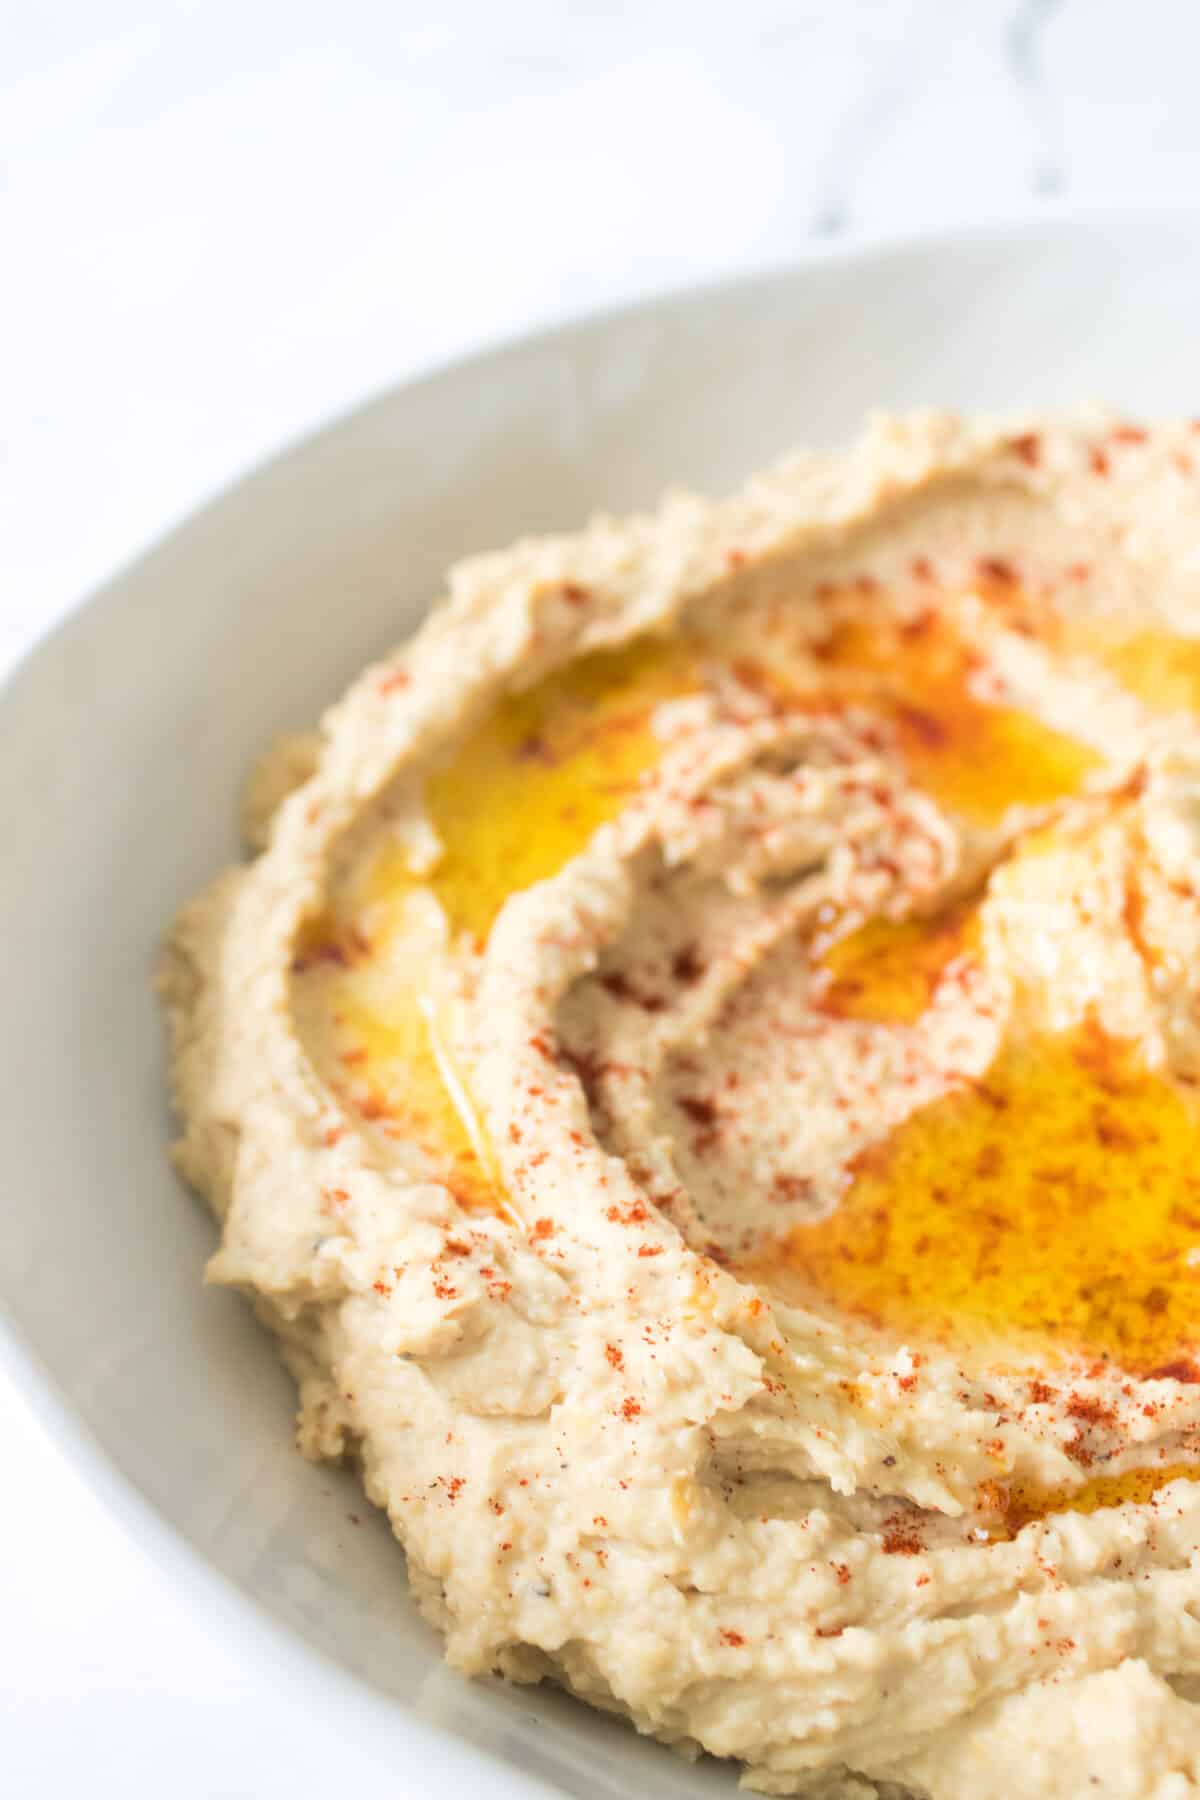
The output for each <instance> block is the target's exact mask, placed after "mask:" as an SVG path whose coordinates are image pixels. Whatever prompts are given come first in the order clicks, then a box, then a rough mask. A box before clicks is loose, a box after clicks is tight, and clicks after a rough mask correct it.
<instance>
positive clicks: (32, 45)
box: [0, 0, 1200, 1800]
mask: <svg viewBox="0 0 1200 1800" xmlns="http://www.w3.org/2000/svg"><path fill="white" fill-rule="evenodd" d="M1198 49H1200V16H1198V15H1197V13H1196V11H1195V9H1194V8H1191V7H1188V6H1185V5H1181V4H1179V3H1178V0H1140V3H1139V4H1138V5H1136V6H1132V5H1130V4H1129V0H839V3H838V4H836V5H834V4H829V3H828V0H791V3H788V0H740V4H739V5H738V6H737V7H734V8H731V7H726V6H722V5H717V4H704V3H702V0H636V3H635V0H626V3H622V0H610V3H609V4H604V3H602V0H589V3H586V4H575V5H571V4H566V3H558V4H556V3H555V0H509V3H508V4H507V5H506V6H504V7H498V6H497V7H492V6H488V5H487V4H485V3H484V0H439V4H438V5H437V6H436V7H417V6H414V5H411V4H407V3H405V0H393V3H392V4H387V3H385V0H343V3H342V4H341V5H339V6H338V7H336V8H330V7H327V6H324V5H318V4H315V0H290V3H283V0H208V3H207V4H195V3H192V0H157V3H156V4H150V3H149V0H58V3H57V4H44V3H38V0H8V4H7V5H6V6H4V7H3V8H0V166H2V168H3V171H4V174H3V182H2V185H0V245H2V246H3V258H4V271H5V272H4V280H3V285H2V288H0V293H2V294H3V302H2V304H3V323H4V330H3V332H2V333H0V393H2V394H3V413H4V428H3V431H2V432H0V445H2V449H0V456H2V457H3V468H2V471H0V574H2V579H0V667H2V666H5V665H7V663H8V662H9V661H10V660H11V659H12V658H13V657H14V656H15V655H16V654H18V653H19V651H20V650H21V648H22V647H23V646H24V645H25V643H27V642H28V641H29V640H30V639H31V638H32V637H33V636H34V635H36V634H37V633H38V632H39V631H41V630H42V629H44V628H45V626H46V625H47V624H48V623H49V622H50V621H52V620H53V618H54V617H55V616H56V615H57V614H58V613H60V612H61V611H62V610H63V608H64V607H66V606H67V605H69V604H70V603H71V602H72V601H73V600H75V599H76V598H77V597H78V596H79V595H81V594H82V593H83V592H85V591H86V590H87V588H88V587H89V586H91V585H93V584H94V583H95V582H96V581H97V580H98V579H99V578H100V577H102V576H103V575H104V574H105V573H106V572H107V571H108V570H109V569H111V568H112V567H113V566H115V565H116V564H117V563H119V562H120V561H121V560H123V559H124V558H126V557H127V556H129V555H130V554H131V553H132V552H134V551H135V550H136V549H137V548H139V547H140V546H141V545H143V544H144V543H145V542H147V541H148V540H149V539H151V538H152V537H153V536H154V535H156V534H157V533H158V532H159V531H160V530H161V529H162V528H163V526H164V525H166V524H167V523H169V522H170V521H171V520H173V519H174V518H176V517H178V516H179V515H180V514H182V513H183V512H185V511H187V510H188V509H189V508H191V507H192V506H193V505H194V504H195V502H196V501H197V500H199V499H200V498H202V497H203V496H205V495H206V494H208V493H210V492H211V491H212V490H213V489H214V487H216V486H217V485H219V484H221V483H222V482H224V481H225V480H226V479H227V478H228V477H229V476H230V475H231V474H233V473H235V472H236V471H238V470H240V469H241V468H243V467H245V466H246V465H248V464H249V463H251V462H253V461H254V460H255V459H257V458H258V457H259V456H260V455H262V454H263V453H264V452H266V451H267V450H269V449H270V448H272V447H273V446H275V445H276V444H278V443H279V442H280V441H281V440H283V439H285V438H287V437H289V436H291V435H293V434H295V433H297V432H300V431H303V430H304V429H306V428H307V427H308V426H310V425H311V424H313V423H314V422H316V421H317V420H319V419H320V418H322V417H323V416H324V415H326V414H328V413H329V412H330V411H332V410H335V409H338V408H341V407H343V406H345V405H346V404H348V403H349V402H352V401H353V400H355V399H356V398H358V397H359V396H361V395H363V394H365V393H367V392H369V391H370V390H371V389H373V388H375V387H378V386H380V385H382V384H385V383H387V382H390V381H392V380H394V379H395V378H397V377H399V376H402V375H404V374H405V373H407V372H409V371H411V370H414V369H417V368H419V367H421V366H422V365H426V364H428V363H430V362H431V361H433V360H436V359H441V358H443V357H446V356H448V355H451V354H453V353H455V352H456V351H458V350H459V349H461V348H465V347H467V346H469V345H473V344H475V343H477V342H479V341H480V340H482V339H486V338H493V337H496V336H497V335H500V334H503V333H506V332H509V331H511V330H513V329H516V328H519V327H521V326H524V325H527V324H531V323H536V322H537V321H540V320H542V319H545V318H548V317H552V316H557V315H561V314H563V313H566V312H569V311H572V310H575V309H577V308H579V307H586V306H592V305H595V304H597V303H600V302H603V301H606V300H609V299H612V298H616V297H620V296H624V295H629V294H633V293H635V292H638V291H640V290H644V289H646V288H649V287H653V286H662V285H667V284H678V283H684V282H687V281H690V280H692V279H694V278H696V277H699V276H703V275H708V274H711V273H719V272H723V271H726V270H730V269H735V268H738V267H744V266H747V265H751V264H761V263H765V262H770V261H774V260H778V259H782V258H786V257H788V256H790V255H792V254H794V253H796V252H798V251H800V250H802V249H803V247H804V245H805V243H806V242H808V241H809V240H810V239H811V237H812V236H813V235H814V234H829V233H839V232H848V231H877V230H888V231H891V230H896V229H902V228H904V227H906V226H909V225H912V224H917V223H933V222H942V221H952V220H953V221H957V220H976V219H978V218H980V217H985V216H988V215H991V214H994V213H997V212H1005V213H1011V212H1013V211H1014V210H1016V209H1019V208H1021V207H1023V206H1026V205H1028V204H1029V203H1030V202H1031V201H1034V200H1036V199H1037V198H1038V197H1039V196H1048V195H1057V196H1067V197H1075V196H1078V197H1080V198H1097V197H1101V196H1116V195H1128V194H1130V193H1137V194H1146V195H1185V194H1191V195H1194V194H1195V193H1196V192H1197V189H1198V188H1200V109H1198V108H1197V107H1196V104H1195V96H1194V67H1195V59H1196V51H1197V50H1198ZM0 1442H2V1443H3V1445H4V1469H5V1475H6V1479H5V1482H4V1486H3V1492H2V1497H0V1621H2V1628H0V1742H2V1744H3V1764H4V1773H3V1776H0V1788H2V1789H3V1791H4V1792H5V1793H6V1794H7V1793H11V1794H13V1795H14V1796H17V1795H20V1796H24V1795H31V1796H33V1795H37V1796H40V1795H58V1794H67V1793H72V1794H74V1793H75V1792H76V1791H77V1790H78V1789H80V1788H81V1787H82V1785H83V1782H84V1781H85V1780H86V1782H87V1786H88V1789H89V1791H90V1792H91V1794H93V1795H95V1796H96V1797H97V1800H106V1797H107V1796H110V1795H111V1796H116V1795H118V1794H119V1795H121V1796H123V1797H124V1796H142V1795H150V1794H152V1793H154V1794H157V1793H159V1792H160V1791H161V1792H168V1793H170V1794H171V1795H172V1796H178V1797H182V1800H192V1797H193V1796H195V1797H199V1796H205V1797H208V1796H212V1795H241V1794H247V1795H249V1794H251V1793H253V1794H255V1795H256V1796H259V1797H265V1796H271V1795H276V1794H278V1795H282V1794H283V1793H284V1792H288V1793H289V1794H292V1795H294V1794H296V1793H300V1794H305V1793H309V1792H313V1791H315V1790H316V1787H317V1784H318V1782H320V1783H321V1784H322V1785H323V1784H324V1783H325V1782H326V1781H329V1780H334V1779H337V1780H339V1781H342V1782H347V1781H349V1780H351V1779H355V1778H356V1777H357V1779H358V1780H359V1782H360V1785H361V1786H362V1787H363V1791H364V1792H367V1793H370V1792H375V1791H384V1789H383V1788H382V1787H381V1786H380V1785H379V1775H378V1771H374V1772H372V1771H370V1770H368V1769H367V1768H366V1767H365V1766H364V1767H363V1768H362V1769H360V1770H356V1768H355V1760H354V1759H355V1750H354V1746H353V1745H352V1744H351V1745H346V1744H343V1743H341V1742H339V1739H338V1736H337V1732H336V1722H334V1721H328V1720H322V1719H317V1718H312V1717H301V1716H299V1714H298V1709H297V1708H296V1707H295V1706H294V1705H293V1704H291V1703H290V1700H289V1696H288V1695H287V1694H286V1693H280V1692H275V1691H270V1690H268V1689H267V1688H266V1687H265V1686H264V1684H263V1682H262V1679H261V1677H260V1676H259V1674H258V1672H257V1671H256V1670H255V1669H254V1668H253V1667H252V1666H250V1665H249V1663H248V1661H247V1659H246V1658H245V1656H244V1655H243V1654H242V1653H241V1652H239V1650H238V1649H237V1647H236V1646H231V1645H229V1644H227V1643H224V1642H216V1641H214V1640H213V1639H212V1638H211V1637H210V1636H209V1635H208V1634H207V1632H206V1629H205V1627H203V1626H202V1625H201V1624H199V1623H198V1622H197V1621H195V1620H194V1619H192V1618H189V1617H188V1616H187V1615H186V1612H185V1610H184V1607H183V1605H182V1602H181V1601H180V1600H179V1598H178V1597H177V1596H176V1595H175V1594H174V1593H173V1592H172V1591H171V1589H170V1588H169V1586H168V1584H167V1582H166V1581H165V1579H164V1578H163V1577H162V1576H161V1575H160V1574H159V1573H158V1571H157V1570H156V1569H155V1568H154V1567H152V1566H151V1564H150V1563H149V1562H148V1561H147V1559H146V1558H145V1557H144V1556H143V1555H142V1553H141V1551H140V1550H139V1549H138V1547H137V1546H135V1545H132V1544H130V1543H129V1542H127V1541H126V1539H125V1538H124V1536H123V1534H122V1532H121V1530H119V1529H118V1527H117V1526H116V1525H114V1524H113V1523H112V1522H111V1521H110V1520H109V1519H108V1517H107V1516H106V1514H105V1513H104V1512H103V1511H102V1510H101V1508H100V1506H99V1503H98V1502H97V1501H95V1500H94V1499H93V1498H92V1496H91V1495H90V1494H89V1493H88V1492H87V1491H86V1490H85V1488H84V1487H83V1485H82V1483H81V1482H80V1480H79V1478H78V1477H77V1476H76V1475H75V1474H74V1473H73V1472H72V1471H71V1470H70V1469H69V1468H67V1467H66V1466H65V1465H64V1464H63V1462H62V1461H61V1459H60V1457H59V1455H58V1453H57V1451H56V1450H55V1449H54V1448H53V1446H52V1445H51V1444H50V1442H49V1440H48V1438H47V1437H46V1436H45V1435H44V1434H43V1432H42V1430H41V1427H40V1425H39V1423H38V1421H37V1419H36V1418H35V1417H34V1416H33V1414H32V1412H31V1410H30V1409H29V1407H28V1406H27V1404H26V1402H25V1401H24V1400H23V1399H22V1398H21V1397H20V1396H19V1395H18V1394H17V1393H16V1392H15V1391H14V1390H12V1389H11V1388H10V1387H8V1386H7V1385H4V1384H0ZM386 1791H387V1792H388V1793H389V1794H390V1795H393V1796H396V1795H404V1794H406V1793H408V1792H410V1791H411V1790H410V1789H409V1788H408V1787H407V1786H406V1784H405V1775H404V1771H403V1770H396V1771H393V1772H392V1774H391V1775H390V1777H389V1779H388V1781H387V1783H386Z"/></svg>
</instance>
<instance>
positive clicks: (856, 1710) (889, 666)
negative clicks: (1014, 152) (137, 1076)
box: [163, 415, 1200, 1800]
mask: <svg viewBox="0 0 1200 1800" xmlns="http://www.w3.org/2000/svg"><path fill="white" fill-rule="evenodd" d="M1198 477H1200V436H1198V435H1197V432H1196V430H1195V428H1193V427H1191V426H1189V425H1187V424H1180V425H1166V426H1161V427H1154V428H1153V429H1143V428H1141V427H1137V426H1132V425H1128V424H1123V423H1121V422H1119V421H1114V420H1113V419H1111V418H1107V417H1104V418H1087V419H1082V420H1080V419H1076V420H1071V421H1067V422H1056V421H1049V422H1045V421H1036V420H1023V421H1020V422H1019V423H1015V424H1014V423H1007V424H997V423H995V422H994V421H992V422H989V421H984V422H966V421H962V420H959V419H955V418H951V417H946V416H943V415H922V416H919V417H914V418H911V419H905V420H891V419H884V420H880V421H877V422H876V423H875V424H874V425H873V426H872V428H871V429H870V431H869V432H868V433H867V435H866V436H865V438H864V439H863V440H862V441H861V442H860V443H859V444H858V445H857V446H856V447H854V448H853V449H851V450H850V451H849V452H846V453H842V454H837V455H827V454H821V455H817V454H802V455H797V456H794V457H792V458H791V459H789V460H787V461H786V462H784V463H783V464H781V465H780V466H779V467H777V468H775V469H773V470H771V471H770V472H768V473H767V474H765V475H763V476H761V477H759V478H757V479H755V480H753V481H752V482H751V483H750V484H749V485H748V486H747V487H746V489H745V490H744V491H743V492H742V493H741V494H740V495H738V496H737V497H736V498H734V499H733V500H730V501H727V502H722V503H719V504H712V503H707V502H704V501H701V500H699V499H696V498H694V497H691V496H688V495H676V496H672V497H670V498H669V499H668V500H667V501H666V502H665V503H664V504H663V506H662V507H661V509H660V510H659V511H658V512H657V513H656V514H654V515H653V516H649V517H639V518H634V519H630V520H625V521H613V520H610V519H600V520H597V521H596V522H595V523H593V524H592V525H591V526H590V527H589V528H588V529H587V530H585V531H584V532H582V533H581V534H579V535H577V536H573V537H563V538H556V539H539V540H535V541H525V542H521V543H518V544H516V545H515V546H514V547H513V548H512V549H510V550H508V551H506V552H503V553H500V554H497V555H492V556H485V557H480V558H476V559H474V560H472V561H470V562H468V563H466V564H464V565H462V566H460V567H459V568H457V569H455V570H454V571H453V572H452V575H451V578H450V592H449V596H448V598H447V599H446V600H445V601H444V603H443V604H442V605H440V606H439V607H438V608H436V609H435V610H434V611H433V613H432V614H431V616H430V618H429V620H428V622H427V623H426V625H425V626H424V628H423V629H422V630H421V631H420V632H419V633H418V634H417V635H416V637H415V638H414V639H413V640H412V641H411V642H409V643H408V644H406V645H405V646H404V647H403V648H402V649H401V650H400V651H399V652H398V653H397V654H396V655H394V656H393V657H391V658H390V659H388V660H387V661H385V662H383V663H381V664H378V665H376V666H375V667H373V668H371V669H368V670H367V671H366V673H365V674H364V675H363V676H362V677H361V678H360V679H359V680H358V681H357V682H356V683H355V685H354V686H353V687H352V689H351V690H350V692H349V694H348V695H347V696H346V698H345V699H344V700H343V701H342V702H341V703H340V704H339V705H338V706H336V707H335V708H334V709H333V710H332V711H331V712H330V713H329V714H328V716H327V717H326V719H325V720H324V722H323V727H322V730H321V732H320V735H319V737H314V738H313V739H311V740H309V739H305V740H296V741H292V742H289V743H288V744H287V745H285V746H283V747H282V748H281V749H280V751H279V752H278V753H277V754H276V755H274V756H273V757H272V758H270V759H269V761H268V763H267V765H266V766H265V768H264V770H263V771H262V772H261V774H260V775H259V777H258V778H257V779H256V781H255V782H254V784H253V785H252V792H251V811H252V813H253V815H254V816H253V819H252V821H251V836H252V841H253V842H254V845H255V848H256V852H257V853H256V854H255V855H254V856H253V859H252V860H251V861H249V862H248V863H247V864H246V865H245V866H243V867H239V868H237V869H234V870H232V871H230V872H228V873H226V874H225V875H223V876H222V877H220V879H219V880H217V881H216V882H215V883H214V884H213V885H212V886H211V887H210V888H209V889H208V890H207V891H206V892H205V893H203V894H202V895H200V896H199V898H198V899H197V900H195V901H194V902H193V903H192V904H191V905H190V906H189V907H188V908H187V909H186V910H185V911H184V913H183V915H182V916H181V918H180V919H179V921H178V922H177V925H176V927H175V929H174V932H173V935H172V939H171V944H170V948H169V951H168V955H167V958H166V963H165V970H164V977H163V985H164V989H165V994H166V999H167V1004H168V1008H169V1012H170V1017H171V1023H172V1028H173V1036H174V1075H175V1088H176V1095H177V1101H178V1108H179V1113H180V1117H181V1119H182V1125H183V1130H182V1137H181V1140H180V1143H179V1146H178V1156H179V1162H180V1166H181V1167H182V1169H183V1171H184V1173H185V1175H186V1176H187V1178H188V1179H189V1181H191V1182H192V1183H194V1184H195V1185H196V1186H197V1187H198V1188H199V1189H200V1190H201V1191H202V1192H203V1193H204V1194H205V1195H206V1197H207V1198H208V1200H209V1201H210V1202H211V1203H212V1205H213V1207H214V1209H215V1210H216V1212H217V1214H218V1216H219V1217H220V1219H221V1222H222V1241H221V1246H220V1248H219V1250H218V1251H217V1253H216V1255H215V1257H214V1259H213V1262H212V1265H211V1274H212V1277H213V1278H214V1279H215V1280H218V1281H221V1282H227V1283H231V1284H233V1285H235V1286H237V1287H238V1288H241V1289H243V1290H244V1291H245V1292H246V1293H248V1294H249V1295H251V1296H252V1297H253V1299H254V1301H255V1304H256V1306H257V1308H258V1310H259V1312H260V1313H261V1315H262V1316H263V1317H264V1318H265V1319H266V1320H267V1322H268V1323H269V1324H270V1325H271V1327H272V1328H273V1329H274V1330H275V1331H276V1332H277V1333H278V1336H279V1340H280V1344H281V1347H282V1351H283V1355H284V1357H285V1359H286V1361H287V1363H288V1366H289V1367H290V1369H291V1370H292V1371H293V1373H294V1375H295V1376H296V1379H297V1381H298V1383H299V1389H300V1426H299V1432H300V1443H301V1446H302V1448H303V1449H304V1450H305V1451H306V1453H308V1454H309V1455H312V1456H319V1457H330V1458H353V1459H355V1460H357V1462H358V1463H359V1464H360V1466H361V1469H362V1473H363V1479H364V1481H365V1484H366V1488H367V1492H368V1494H369V1495H370V1497H371V1499H372V1500H373V1501H374V1502H375V1503H376V1504H377V1505H379V1506H380V1507H383V1508H386V1510H387V1513H388V1515H389V1517H390V1519H391V1522H392V1525H393V1526H394V1528H395V1531H396V1533H397V1535H398V1536H399V1538H400V1539H401V1541H402V1542H403V1544H404V1546H405V1549H406V1551H407V1554H408V1560H409V1567H410V1571H411V1577H412V1583H413V1588H414V1591H415V1594H416V1597H417V1600H418V1602H419V1604H420V1606H421V1609H422V1611H423V1612H424V1613H425V1615H426V1616H427V1618H429V1619H430V1620H431V1621H432V1622H433V1623H434V1625H436V1626H437V1628H438V1629H439V1630H440V1631H441V1632H442V1633H444V1635H445V1639H446V1644H447V1650H448V1654H449V1656H450V1659H451V1661H452V1662H453V1664H454V1665H455V1666H456V1667H457V1668H459V1669H461V1670H464V1671H467V1672H477V1671H485V1670H501V1671H503V1672H504V1673H506V1674H507V1675H508V1676H510V1677H512V1678H513V1679H515V1680H518V1681H538V1680H541V1679H545V1678H549V1679H553V1680H555V1681H557V1682H560V1683H562V1684H563V1685H564V1686H565V1687H567V1688H569V1689H570V1690H571V1691H572V1692H573V1693H575V1694H577V1695H579V1696H581V1697H582V1698H583V1699H585V1700H588V1701H590V1702H592V1703H594V1704H596V1705H599V1706H602V1707H605V1708H609V1709H613V1710H617V1711H620V1712H622V1713H625V1714H626V1715H628V1716H629V1717H630V1718H631V1719H632V1720H633V1721H634V1723H635V1724H636V1725H637V1727H638V1729H639V1730H641V1731H643V1732H647V1733H652V1734H654V1735H656V1736H657V1737H659V1738H662V1739H664V1740H665V1741H666V1742H668V1743H671V1744H674V1745H676V1746H678V1747H679V1748H680V1749H682V1750H684V1751H685V1752H686V1753H688V1754H695V1753H696V1752H697V1751H700V1750H703V1751H707V1752H709V1753H711V1754H713V1755H715V1756H720V1757H729V1758H735V1759H738V1760H740V1761H741V1762H742V1763H743V1764H745V1766H746V1771H745V1772H746V1779H747V1780H748V1782H749V1785H751V1786H752V1787H755V1788H758V1789H760V1790H762V1791H764V1792H767V1793H777V1794H793V1793H820V1794H823V1795H835V1794H846V1795H850V1794H866V1793H869V1792H873V1791H875V1788H876V1786H878V1787H880V1788H882V1789H883V1790H884V1791H887V1792H893V1791H899V1792H910V1791H911V1792H914V1793H918V1794H922V1795H929V1796H933V1797H934V1800H943V1797H944V1800H985V1797H992V1796H995V1797H996V1800H1001V1797H1003V1800H1009V1797H1010V1796H1011V1795H1012V1794H1013V1793H1015V1792H1017V1791H1019V1792H1020V1793H1021V1794H1022V1795H1024V1796H1027V1797H1029V1796H1043V1795H1044V1796H1049V1795H1064V1796H1065V1795H1070V1796H1076V1795H1079V1794H1082V1793H1085V1792H1086V1793H1089V1794H1092V1793H1094V1794H1112V1795H1116V1794H1122V1795H1126V1794H1128V1795H1135V1794H1136V1795H1141V1794H1147V1795H1148V1794H1160V1795H1163V1796H1166V1795H1167V1794H1171V1795H1176V1794H1183V1793H1185V1792H1194V1791H1197V1790H1198V1789H1200V1712H1198V1710H1197V1706H1196V1704H1195V1701H1194V1699H1193V1695H1194V1694H1195V1693H1197V1692H1200V1689H1197V1687H1196V1685H1195V1684H1196V1678H1197V1676H1198V1675H1200V1486H1197V1485H1195V1478H1196V1477H1197V1475H1198V1474H1200V1341H1198V1340H1200V1306H1198V1304H1197V1301H1198V1297H1200V1085H1198V1084H1200V784H1198V778H1200V485H1198ZM1018 1774H1019V1780H1018V1779H1017V1775H1018ZM889 1784H891V1785H890V1786H889ZM1014 1784H1015V1785H1014Z"/></svg>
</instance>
